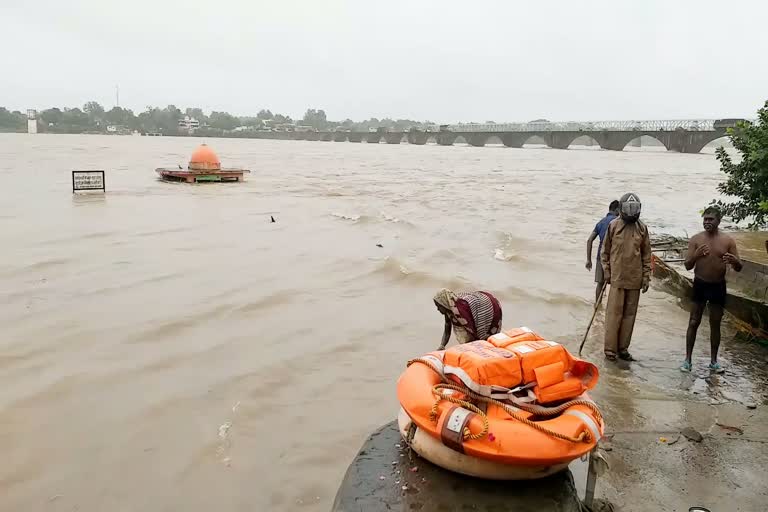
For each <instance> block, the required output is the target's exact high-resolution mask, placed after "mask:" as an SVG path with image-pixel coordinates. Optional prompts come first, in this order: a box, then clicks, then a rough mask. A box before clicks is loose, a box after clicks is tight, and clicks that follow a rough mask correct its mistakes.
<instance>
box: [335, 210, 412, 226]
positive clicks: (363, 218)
mask: <svg viewBox="0 0 768 512" xmlns="http://www.w3.org/2000/svg"><path fill="white" fill-rule="evenodd" d="M331 216H332V217H336V218H337V219H339V220H346V221H350V222H352V223H355V224H373V223H375V222H380V221H384V222H391V223H393V224H401V225H404V226H409V227H413V223H411V222H408V221H406V220H403V219H400V218H398V217H395V216H393V215H388V214H386V213H381V214H380V215H379V216H378V217H374V216H372V215H359V214H348V213H338V212H333V213H331Z"/></svg>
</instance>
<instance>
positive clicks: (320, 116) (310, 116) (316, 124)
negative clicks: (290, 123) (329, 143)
mask: <svg viewBox="0 0 768 512" xmlns="http://www.w3.org/2000/svg"><path fill="white" fill-rule="evenodd" d="M302 123H303V124H304V125H306V126H311V127H312V128H317V129H318V130H324V129H325V128H326V127H327V126H328V118H327V116H326V115H325V110H322V109H320V110H315V109H314V108H310V109H307V111H306V112H305V113H304V118H303V119H302Z"/></svg>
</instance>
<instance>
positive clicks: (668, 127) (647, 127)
mask: <svg viewBox="0 0 768 512" xmlns="http://www.w3.org/2000/svg"><path fill="white" fill-rule="evenodd" d="M714 124H715V119H673V120H652V121H585V122H578V121H565V122H549V121H547V122H532V123H459V124H452V125H450V126H449V129H450V130H451V131H454V132H537V131H559V132H562V131H579V130H582V131H602V130H609V131H647V132H654V131H673V130H677V129H678V128H682V129H684V130H691V131H696V130H702V131H711V130H714Z"/></svg>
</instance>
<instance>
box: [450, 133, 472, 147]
mask: <svg viewBox="0 0 768 512" xmlns="http://www.w3.org/2000/svg"><path fill="white" fill-rule="evenodd" d="M456 144H463V145H465V146H466V145H469V141H468V140H467V139H466V137H464V136H463V135H457V136H456V138H455V139H453V145H454V146H455V145H456Z"/></svg>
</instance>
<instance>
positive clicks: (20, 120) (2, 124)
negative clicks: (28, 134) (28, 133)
mask: <svg viewBox="0 0 768 512" xmlns="http://www.w3.org/2000/svg"><path fill="white" fill-rule="evenodd" d="M26 124H27V123H26V117H25V116H24V115H23V114H21V113H20V112H9V111H8V109H6V108H4V107H0V132H5V131H10V132H16V131H23V130H24V128H25V127H26Z"/></svg>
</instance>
